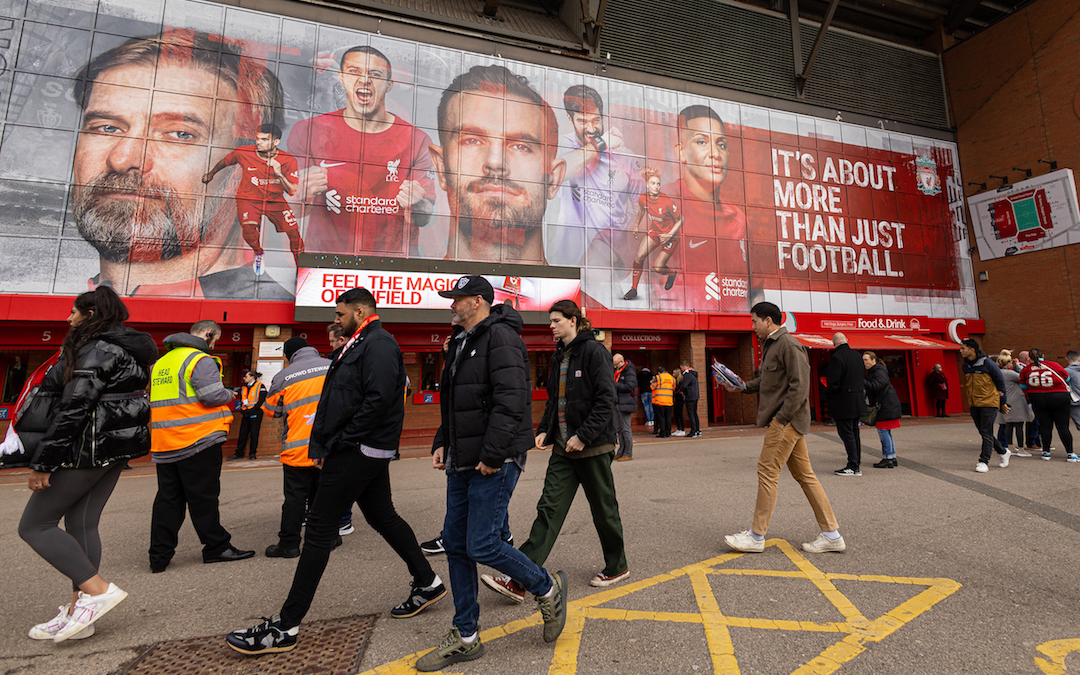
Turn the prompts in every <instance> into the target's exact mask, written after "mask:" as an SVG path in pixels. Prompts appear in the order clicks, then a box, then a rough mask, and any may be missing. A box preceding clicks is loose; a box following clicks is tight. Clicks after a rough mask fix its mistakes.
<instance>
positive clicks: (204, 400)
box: [150, 319, 255, 573]
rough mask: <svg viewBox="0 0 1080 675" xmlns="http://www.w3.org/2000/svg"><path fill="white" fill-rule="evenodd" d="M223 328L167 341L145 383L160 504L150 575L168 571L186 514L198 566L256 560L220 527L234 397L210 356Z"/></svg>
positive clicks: (203, 328) (207, 326) (201, 324)
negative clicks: (199, 551)
mask: <svg viewBox="0 0 1080 675" xmlns="http://www.w3.org/2000/svg"><path fill="white" fill-rule="evenodd" d="M220 337H221V326H219V325H218V324H217V322H215V321H210V320H208V319H207V320H203V321H198V322H196V323H195V324H194V325H193V326H192V327H191V332H190V333H174V334H173V335H170V336H169V337H167V338H165V346H166V347H167V348H168V349H169V352H168V353H167V354H166V355H165V356H163V357H162V358H161V359H159V360H158V362H157V363H156V364H155V365H154V371H153V373H152V374H151V380H150V405H151V418H150V445H151V448H150V449H151V458H152V459H153V461H154V463H155V464H156V465H157V482H158V491H157V496H156V497H154V510H153V514H152V515H151V518H150V571H151V572H154V573H157V572H164V571H165V568H166V567H168V566H169V562H170V561H171V560H172V557H173V555H174V554H175V553H176V545H177V543H178V541H179V539H178V536H179V532H180V526H181V525H183V524H184V511H185V507H186V509H187V511H189V512H190V513H191V524H192V525H194V526H195V532H196V533H197V534H198V535H199V541H201V542H202V544H203V562H204V563H215V562H232V561H234V560H244V559H246V558H250V557H251V556H253V555H255V551H241V550H239V549H237V548H236V547H234V546H233V545H232V535H230V534H229V532H228V530H226V529H225V528H224V527H222V526H221V514H220V512H219V509H218V497H219V496H220V494H221V463H222V452H221V448H222V445H223V444H224V443H225V440H226V439H227V438H228V436H229V422H231V421H232V412H231V410H232V401H233V398H234V396H233V393H232V391H230V390H228V389H226V388H225V386H224V385H223V384H222V383H221V363H220V361H219V360H218V359H217V358H215V357H213V356H211V355H210V353H209V352H210V350H211V349H213V348H214V345H215V344H216V343H217V341H218V338H220Z"/></svg>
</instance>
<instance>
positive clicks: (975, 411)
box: [971, 406, 1005, 464]
mask: <svg viewBox="0 0 1080 675" xmlns="http://www.w3.org/2000/svg"><path fill="white" fill-rule="evenodd" d="M997 414H998V409H997V408H986V407H981V406H972V407H971V419H972V420H974V421H975V428H976V429H978V430H979V435H980V436H982V449H981V450H980V451H979V461H980V462H982V463H983V464H986V463H987V462H989V461H990V451H991V450H993V451H994V452H996V453H997V454H999V455H1004V454H1005V446H1003V445H1002V444H1001V441H999V440H998V439H997V437H996V436H994V422H995V421H996V420H997Z"/></svg>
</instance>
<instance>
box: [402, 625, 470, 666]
mask: <svg viewBox="0 0 1080 675" xmlns="http://www.w3.org/2000/svg"><path fill="white" fill-rule="evenodd" d="M483 655H484V645H483V644H482V643H481V642H480V636H479V635H477V636H476V642H473V643H472V644H471V645H468V644H465V643H464V642H463V641H462V640H461V633H459V632H458V629H457V626H451V627H450V630H449V631H448V632H447V633H446V636H445V637H444V638H443V640H442V642H440V643H439V646H438V647H436V648H435V649H433V650H431V651H430V652H428V653H427V654H424V655H423V656H421V657H420V660H419V661H417V662H416V669H417V670H419V671H420V672H421V673H431V672H434V671H436V670H442V669H443V668H445V667H447V666H449V665H452V664H454V663H458V662H459V661H472V660H474V659H478V658H480V657H481V656H483Z"/></svg>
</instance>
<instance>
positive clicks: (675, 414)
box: [671, 398, 684, 431]
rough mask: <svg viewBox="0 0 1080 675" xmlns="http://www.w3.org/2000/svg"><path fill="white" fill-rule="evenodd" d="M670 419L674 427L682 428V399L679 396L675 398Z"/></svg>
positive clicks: (680, 429)
mask: <svg viewBox="0 0 1080 675" xmlns="http://www.w3.org/2000/svg"><path fill="white" fill-rule="evenodd" d="M671 421H672V423H673V424H674V426H675V428H676V429H678V430H679V431H682V430H683V427H684V425H683V400H682V399H681V398H677V399H675V406H674V410H672V411H671Z"/></svg>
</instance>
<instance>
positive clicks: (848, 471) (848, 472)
mask: <svg viewBox="0 0 1080 675" xmlns="http://www.w3.org/2000/svg"><path fill="white" fill-rule="evenodd" d="M833 473H835V474H836V475H837V476H861V475H862V471H861V470H859V469H852V468H851V467H844V468H843V469H837V470H836V471H833Z"/></svg>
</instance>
